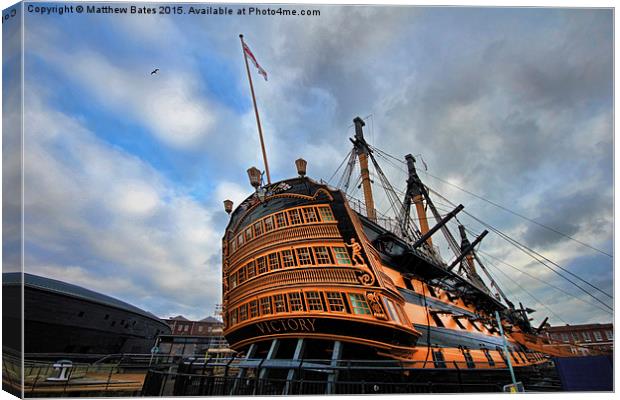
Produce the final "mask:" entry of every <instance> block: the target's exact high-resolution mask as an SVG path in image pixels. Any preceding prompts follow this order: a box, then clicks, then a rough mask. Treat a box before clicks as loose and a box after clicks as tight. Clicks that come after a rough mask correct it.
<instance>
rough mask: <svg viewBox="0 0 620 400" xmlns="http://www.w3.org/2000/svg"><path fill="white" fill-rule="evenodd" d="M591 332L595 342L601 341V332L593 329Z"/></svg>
mask: <svg viewBox="0 0 620 400" xmlns="http://www.w3.org/2000/svg"><path fill="white" fill-rule="evenodd" d="M593 333H594V340H596V341H597V342H602V341H603V335H601V332H599V331H594V332H593Z"/></svg>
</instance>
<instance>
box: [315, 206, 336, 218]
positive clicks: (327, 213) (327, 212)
mask: <svg viewBox="0 0 620 400" xmlns="http://www.w3.org/2000/svg"><path fill="white" fill-rule="evenodd" d="M319 214H321V220H323V222H326V221H335V220H336V219H335V218H334V214H332V210H331V209H330V208H329V206H323V207H319Z"/></svg>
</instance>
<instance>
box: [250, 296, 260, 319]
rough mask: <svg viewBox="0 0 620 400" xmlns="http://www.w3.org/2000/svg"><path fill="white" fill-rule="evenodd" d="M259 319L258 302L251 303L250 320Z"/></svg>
mask: <svg viewBox="0 0 620 400" xmlns="http://www.w3.org/2000/svg"><path fill="white" fill-rule="evenodd" d="M256 317H258V301H256V300H252V301H250V318H256Z"/></svg>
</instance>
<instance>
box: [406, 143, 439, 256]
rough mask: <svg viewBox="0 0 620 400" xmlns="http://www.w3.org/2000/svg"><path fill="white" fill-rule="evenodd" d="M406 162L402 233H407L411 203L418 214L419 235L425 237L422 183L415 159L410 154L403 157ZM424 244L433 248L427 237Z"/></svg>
mask: <svg viewBox="0 0 620 400" xmlns="http://www.w3.org/2000/svg"><path fill="white" fill-rule="evenodd" d="M405 159H406V160H407V170H408V173H409V177H408V178H407V192H406V193H405V201H404V202H403V210H402V213H403V218H401V223H402V224H403V226H402V231H403V232H408V231H409V213H410V209H411V202H412V201H413V204H415V208H416V212H417V214H418V219H419V221H420V233H421V234H422V235H426V234H427V233H428V231H429V228H428V219H427V218H426V210H424V194H423V193H422V190H421V189H420V188H421V187H422V181H420V177H419V176H418V173H417V172H416V169H415V158H413V156H412V155H411V154H407V155H406V156H405ZM426 243H428V245H429V246H431V247H432V246H433V240H432V239H431V237H430V236H429V237H428V239H426Z"/></svg>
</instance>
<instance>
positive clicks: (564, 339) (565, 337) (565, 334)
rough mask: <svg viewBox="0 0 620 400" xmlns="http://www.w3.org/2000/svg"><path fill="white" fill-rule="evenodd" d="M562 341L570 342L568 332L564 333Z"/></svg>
mask: <svg viewBox="0 0 620 400" xmlns="http://www.w3.org/2000/svg"><path fill="white" fill-rule="evenodd" d="M562 341H563V342H564V343H568V333H563V334H562Z"/></svg>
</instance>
